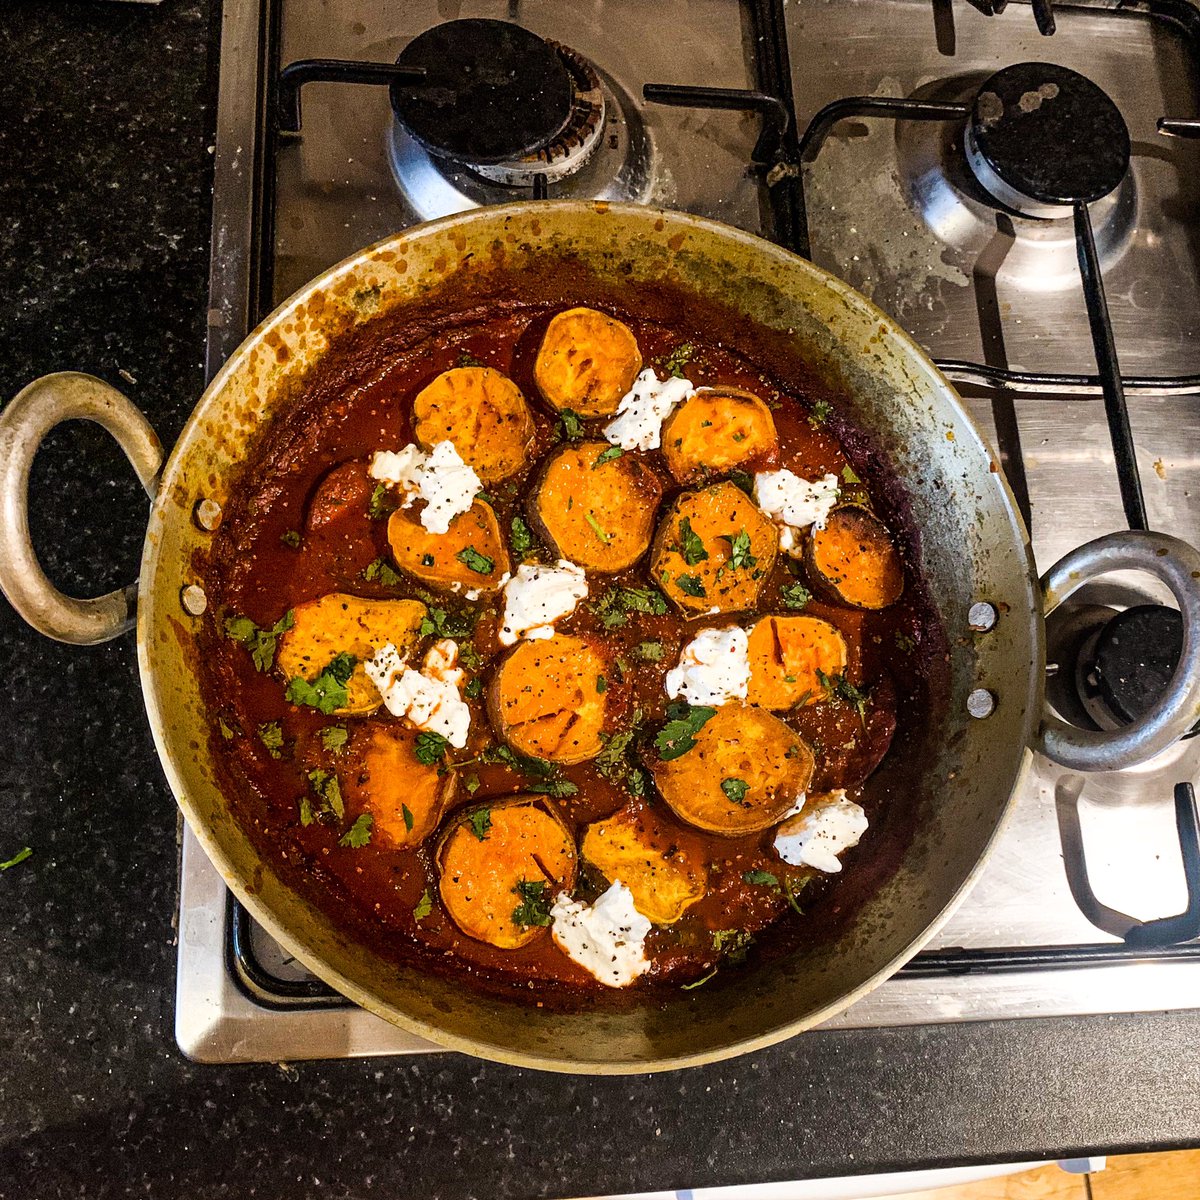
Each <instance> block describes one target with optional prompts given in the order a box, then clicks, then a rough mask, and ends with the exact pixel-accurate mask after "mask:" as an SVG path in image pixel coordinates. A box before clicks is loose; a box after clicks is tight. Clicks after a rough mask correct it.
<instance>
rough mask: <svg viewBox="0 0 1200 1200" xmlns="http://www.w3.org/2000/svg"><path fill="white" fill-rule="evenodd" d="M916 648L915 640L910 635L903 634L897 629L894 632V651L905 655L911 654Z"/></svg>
mask: <svg viewBox="0 0 1200 1200" xmlns="http://www.w3.org/2000/svg"><path fill="white" fill-rule="evenodd" d="M916 648H917V641H916V638H914V637H912V636H911V635H910V634H907V633H903V632H902V631H901V630H899V629H897V630H896V649H898V650H901V651H903V652H904V653H905V654H911V653H912V652H913V651H914V650H915V649H916Z"/></svg>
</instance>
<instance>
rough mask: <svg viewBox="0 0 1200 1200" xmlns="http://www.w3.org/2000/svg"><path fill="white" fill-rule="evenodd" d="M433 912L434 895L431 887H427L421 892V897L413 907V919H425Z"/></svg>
mask: <svg viewBox="0 0 1200 1200" xmlns="http://www.w3.org/2000/svg"><path fill="white" fill-rule="evenodd" d="M431 912H433V897H432V896H431V895H430V894H429V889H428V888H426V889H425V890H424V891H423V892H422V893H421V898H420V900H418V901H417V904H416V907H415V908H414V909H413V920H414V921H423V920H425V918H426V917H427V916H429V914H430V913H431Z"/></svg>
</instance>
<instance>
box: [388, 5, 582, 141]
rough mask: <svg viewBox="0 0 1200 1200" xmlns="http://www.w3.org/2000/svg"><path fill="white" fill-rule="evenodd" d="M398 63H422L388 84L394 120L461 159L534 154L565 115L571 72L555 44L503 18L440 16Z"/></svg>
mask: <svg viewBox="0 0 1200 1200" xmlns="http://www.w3.org/2000/svg"><path fill="white" fill-rule="evenodd" d="M396 63H397V65H398V66H402V67H424V69H425V79H424V80H423V81H422V82H421V83H420V84H418V85H412V84H408V85H403V86H401V85H396V84H394V85H393V86H392V89H391V97H392V109H393V111H394V112H395V114H396V117H397V119H398V120H399V121H400V122H401V123H402V124H403V125H404V126H405V127H406V128H407V129H408V131H409V132H410V133H411V134H412V135H413V137H415V138H416V139H417V141H419V142H420V143H421V144H422V145H423V146H424V147H425V148H426V149H427V150H429V151H431V152H432V153H434V154H441V155H444V156H445V157H447V158H454V159H458V160H459V161H461V162H465V163H495V162H506V161H508V160H510V159H514V158H520V157H521V156H522V155H526V154H532V153H533V152H534V151H536V150H539V149H541V147H543V146H545V145H547V144H549V143H550V142H551V141H553V140H554V138H555V137H557V136H558V134H559V133H560V132H561V131H562V128H563V126H564V125H566V123H567V120H568V118H569V117H570V115H571V104H572V93H571V77H570V75H569V74H568V72H567V68H566V67H565V66H564V65H563V62H562V59H561V58H560V57H559V55H558V54H557V52H556V51H555V50H554V49H553V47H551V46H548V45H547V44H546V43H545V42H544V41H543V40H542V39H541V38H540V37H538V36H537V35H536V34H533V33H530V32H529V31H528V30H527V29H522V28H521V27H520V26H519V25H513V24H510V23H509V22H508V21H485V20H476V19H470V20H462V21H446V22H445V23H443V24H441V25H435V26H434V27H433V28H432V29H429V30H426V32H425V33H423V34H421V35H420V37H417V38H414V39H413V40H412V41H411V42H409V44H408V45H407V46H405V48H404V50H403V51H402V53H401V54H400V57H399V58H398V59H396Z"/></svg>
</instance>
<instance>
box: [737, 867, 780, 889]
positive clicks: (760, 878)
mask: <svg viewBox="0 0 1200 1200" xmlns="http://www.w3.org/2000/svg"><path fill="white" fill-rule="evenodd" d="M742 879H743V880H745V882H746V883H750V884H753V885H754V886H755V887H769V888H774V889H775V890H776V891H779V877H778V876H777V875H772V874H771V872H770V871H763V870H754V871H743V872H742Z"/></svg>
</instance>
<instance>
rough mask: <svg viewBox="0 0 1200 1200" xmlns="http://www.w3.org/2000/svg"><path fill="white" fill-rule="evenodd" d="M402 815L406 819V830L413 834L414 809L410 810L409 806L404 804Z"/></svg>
mask: <svg viewBox="0 0 1200 1200" xmlns="http://www.w3.org/2000/svg"><path fill="white" fill-rule="evenodd" d="M400 815H401V816H402V817H403V818H404V828H405V829H407V830H408V832H409V833H412V828H413V815H412V809H411V808H409V807H408V805H407V804H402V805H400Z"/></svg>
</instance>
